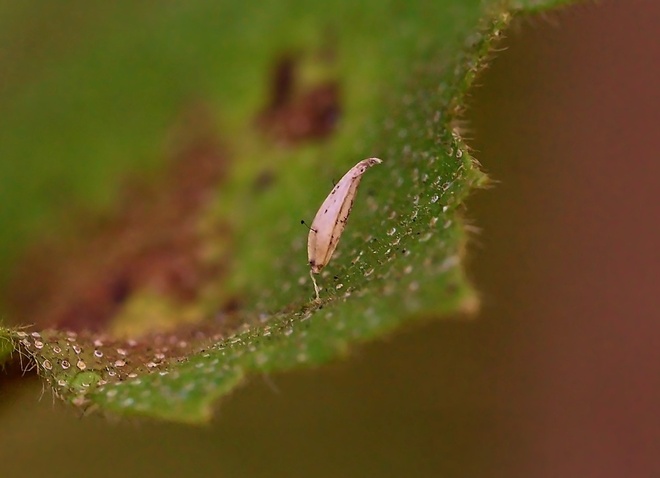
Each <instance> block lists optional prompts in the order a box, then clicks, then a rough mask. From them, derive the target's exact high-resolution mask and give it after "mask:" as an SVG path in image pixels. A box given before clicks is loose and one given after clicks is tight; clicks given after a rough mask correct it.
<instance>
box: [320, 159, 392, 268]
mask: <svg viewBox="0 0 660 478" xmlns="http://www.w3.org/2000/svg"><path fill="white" fill-rule="evenodd" d="M381 162H382V161H381V160H380V159H378V158H368V159H364V160H362V161H360V162H359V163H357V164H356V165H355V166H353V167H352V168H351V169H350V170H349V171H348V172H347V173H346V174H345V175H344V176H343V177H342V178H341V179H340V180H339V182H338V183H337V184H336V185H335V187H334V188H333V189H332V191H331V192H330V194H329V195H328V197H327V198H325V201H323V204H321V207H320V208H319V210H318V212H317V213H316V216H315V217H314V221H313V222H312V226H311V228H310V231H309V236H308V238H307V254H308V257H309V264H310V266H311V268H312V272H314V273H318V272H320V271H321V269H322V268H323V267H324V266H325V265H326V264H327V263H328V261H330V258H331V257H332V254H333V252H334V251H335V249H336V248H337V244H338V243H339V238H340V237H341V234H342V232H343V231H344V228H345V227H346V221H347V220H348V216H349V214H350V213H351V208H352V207H353V201H354V200H355V195H356V193H357V188H358V186H359V184H360V181H361V180H362V175H363V174H364V173H365V171H366V170H367V169H368V168H369V167H371V166H373V165H374V164H379V163H381Z"/></svg>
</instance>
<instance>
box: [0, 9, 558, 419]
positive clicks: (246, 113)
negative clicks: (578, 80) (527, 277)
mask: <svg viewBox="0 0 660 478" xmlns="http://www.w3.org/2000/svg"><path fill="white" fill-rule="evenodd" d="M557 3H560V2H550V1H549V2H538V1H536V2H529V6H530V8H531V7H533V8H538V7H539V5H545V6H548V5H551V4H557ZM16 8H17V9H20V7H16ZM512 13H513V10H512V9H510V8H504V7H502V4H501V2H491V4H490V5H488V4H486V3H484V2H481V1H474V2H464V1H453V2H449V1H445V2H432V3H430V4H429V3H428V2H418V3H415V2H410V3H403V4H399V3H396V2H375V1H373V2H340V1H337V2H334V3H329V2H324V3H323V4H320V5H319V6H312V5H310V4H309V3H308V2H298V1H293V0H292V1H289V2H274V1H273V2H266V3H262V4H260V6H259V7H258V8H257V7H254V6H250V5H249V4H245V3H241V4H236V3H230V2H221V3H218V2H208V3H206V2H189V3H187V4H186V6H170V7H168V9H165V10H162V11H159V12H155V11H150V10H145V11H143V10H141V9H140V8H139V7H134V6H124V7H121V8H120V7H113V8H110V11H109V12H107V14H106V15H105V16H103V18H102V20H98V25H99V26H98V28H97V29H93V30H91V31H87V37H86V39H87V40H88V41H87V42H85V43H84V45H79V44H77V45H75V47H74V48H73V53H66V52H65V53H62V50H55V51H54V52H47V53H49V54H48V55H45V57H47V58H49V59H50V58H53V56H52V55H51V54H50V53H53V55H55V59H56V62H55V64H54V65H52V68H53V69H52V71H50V70H46V69H45V68H46V67H45V66H43V65H42V66H41V67H42V68H44V69H43V70H40V72H41V73H45V72H46V71H48V75H44V78H43V79H41V80H39V81H35V82H34V83H30V82H27V83H26V84H23V83H21V81H19V80H20V79H21V78H22V76H21V75H22V74H26V73H25V71H23V70H21V69H20V68H17V73H16V74H15V75H16V81H15V82H14V83H13V84H11V87H13V88H14V89H15V91H14V90H12V88H11V87H7V88H5V90H4V91H3V92H2V99H3V101H4V102H5V103H7V105H8V106H7V109H8V111H10V112H12V113H13V114H10V115H5V118H6V117H8V116H9V117H11V122H10V123H7V124H6V125H2V126H3V128H2V129H1V130H2V131H6V134H5V135H4V136H3V137H0V139H2V140H3V141H0V156H2V157H9V158H12V161H8V162H3V163H2V165H0V168H2V170H0V173H1V174H0V177H2V180H3V184H4V183H5V182H6V184H7V188H6V189H2V188H0V194H2V195H4V196H5V197H4V198H3V197H0V199H3V201H2V202H6V201H9V203H10V204H12V205H18V204H20V205H21V207H20V208H18V207H16V208H15V209H10V210H9V212H7V211H5V213H4V216H3V217H0V219H1V220H0V223H7V224H10V223H14V224H16V227H15V229H13V230H11V231H10V232H7V229H6V228H0V230H4V231H5V233H4V235H2V236H0V245H1V248H0V264H1V263H6V264H8V263H10V261H11V258H12V257H13V256H14V255H15V254H16V251H17V250H19V246H20V244H21V243H22V242H23V240H24V238H26V237H30V236H31V235H34V234H35V231H39V230H43V228H44V227H50V226H53V225H54V224H53V222H52V220H51V219H48V217H61V216H58V211H60V212H59V214H61V211H66V210H67V209H66V203H68V202H73V203H81V202H84V203H85V204H87V205H88V207H89V208H90V209H92V210H106V211H107V210H108V209H109V208H110V205H111V204H113V201H115V200H116V197H115V195H114V194H113V191H115V190H116V189H117V188H118V184H120V178H121V174H122V173H123V172H125V171H127V170H130V169H136V170H140V171H155V170H157V168H158V164H159V161H158V157H159V155H158V154H156V153H155V151H158V150H159V148H161V147H162V146H159V141H162V139H161V138H162V137H163V136H164V135H165V132H166V126H165V125H167V124H168V122H170V121H171V118H172V117H173V116H175V114H176V113H175V112H176V110H177V108H179V107H180V106H181V105H182V104H184V103H185V102H186V101H187V98H189V97H190V96H191V95H194V96H195V97H199V98H202V100H203V102H204V103H205V104H207V105H211V107H210V108H211V109H212V110H213V111H214V114H213V116H214V117H215V119H214V120H212V121H211V122H212V123H220V124H222V128H221V129H220V136H221V138H223V139H222V141H224V142H226V143H228V144H229V147H228V149H229V150H231V151H232V153H231V154H232V156H233V157H232V158H231V166H230V173H228V176H229V179H227V180H226V181H225V182H224V183H223V184H221V185H220V186H218V187H217V188H215V189H214V190H213V194H212V196H211V198H210V199H209V200H208V202H207V203H206V205H205V207H203V208H201V209H200V210H199V211H198V212H197V213H196V214H197V216H196V224H197V225H198V229H199V230H200V231H202V232H200V234H199V236H200V237H199V241H200V243H201V245H198V247H199V250H202V251H207V252H208V254H207V256H208V257H209V258H208V259H206V260H208V261H211V262H212V261H213V260H215V259H214V258H217V257H218V256H222V257H224V258H225V259H227V258H230V259H231V261H230V262H231V267H230V273H229V274H227V275H222V276H221V277H217V278H213V279H208V280H207V281H206V282H205V283H204V284H203V286H204V288H205V290H206V291H207V292H206V293H205V294H202V295H199V296H198V297H197V299H196V300H195V301H194V302H193V303H192V304H187V305H186V306H185V307H183V306H180V304H178V303H177V302H176V301H175V300H174V299H173V298H172V297H170V296H168V294H164V295H158V294H156V295H153V294H151V295H149V294H148V293H146V292H144V291H142V292H138V293H136V296H135V297H132V298H131V299H130V301H129V305H128V306H126V307H124V308H123V309H122V311H120V313H118V314H117V315H118V318H116V319H115V321H114V323H115V324H118V323H119V324H121V323H123V324H126V323H131V324H133V323H135V322H138V323H139V322H140V321H142V320H146V319H145V317H148V316H149V317H151V316H158V317H162V316H173V317H174V318H175V322H176V320H177V317H178V316H183V315H186V314H187V315H191V316H193V317H195V321H194V322H195V323H196V324H197V325H195V326H190V325H188V326H185V327H183V326H182V327H179V328H174V329H171V330H166V331H161V332H158V333H150V334H146V335H136V336H135V338H134V339H132V340H126V339H121V338H117V334H114V335H113V334H109V333H105V334H92V333H74V332H65V331H58V330H44V331H41V332H27V331H24V330H14V329H0V346H1V344H3V343H6V340H10V341H11V342H13V344H14V346H15V347H17V348H20V350H21V352H22V353H23V354H24V355H27V356H29V357H31V358H32V360H33V361H34V364H35V365H36V367H37V369H38V371H39V372H40V374H41V375H42V376H43V377H44V379H45V380H46V381H47V382H48V383H49V384H50V385H51V386H52V387H53V388H54V390H55V392H56V393H57V394H58V395H59V396H61V397H62V398H64V399H65V400H67V401H70V402H72V403H74V404H75V405H78V406H81V407H85V408H92V409H101V410H104V411H108V412H113V413H116V414H120V415H142V416H150V417H155V418H160V419H167V420H174V421H183V422H201V421H204V420H207V419H208V418H209V417H210V415H211V413H212V409H213V403H214V402H215V400H216V399H217V398H218V397H221V396H223V395H226V394H227V393H228V392H229V391H231V390H232V389H233V388H235V387H236V386H237V385H238V384H240V383H241V382H242V381H243V380H244V379H245V378H246V377H247V376H249V375H254V374H259V373H273V372H278V371H284V370H289V369H291V368H294V367H299V366H310V365H317V364H321V363H325V362H327V361H329V360H332V359H334V358H336V357H338V356H341V355H344V354H346V353H347V352H348V351H349V349H350V347H351V346H352V345H353V344H355V343H359V342H363V341H367V340H372V339H374V338H377V337H382V336H383V335H385V334H388V333H390V332H392V331H394V330H396V329H397V328H399V327H401V326H402V325H404V324H408V323H412V322H414V321H418V320H420V319H431V318H437V317H442V316H447V315H450V314H456V313H457V312H461V311H473V310H475V308H476V307H477V306H478V300H477V298H476V296H475V293H474V291H473V290H472V288H471V287H470V285H469V283H468V282H467V280H466V278H465V274H464V271H463V268H462V258H463V256H464V253H465V243H466V236H467V234H466V231H465V227H464V226H463V223H462V221H461V212H462V205H463V202H464V200H465V198H466V197H467V195H468V194H469V193H470V191H471V190H472V189H474V188H475V187H479V186H482V185H484V184H485V182H486V178H485V176H484V174H483V173H482V172H480V170H479V168H478V164H477V163H476V161H475V160H474V159H473V157H472V156H471V155H470V153H469V150H468V148H467V146H466V144H465V142H464V140H463V138H462V136H461V130H460V128H459V126H458V125H459V123H458V121H459V120H460V117H461V112H462V109H463V107H464V97H465V94H466V92H467V90H468V88H469V87H470V85H471V84H472V82H473V81H474V78H475V76H476V75H477V74H478V73H479V71H480V70H481V69H482V68H483V67H484V66H485V64H486V61H487V59H488V57H489V55H490V54H491V52H492V50H493V47H494V46H495V45H496V42H497V40H498V38H499V37H500V35H501V32H502V30H503V29H504V28H505V27H506V26H507V24H508V22H509V20H510V18H511V14H512ZM145 22H146V23H145ZM117 25H121V29H120V31H117V30H116V27H117ZM0 26H1V25H0ZM62 41H63V42H64V43H66V42H67V41H68V40H67V39H66V38H65V39H62ZM71 41H73V40H71ZM45 48H46V50H47V47H45ZM65 51H66V50H65ZM291 52H294V53H291ZM288 54H292V55H294V56H296V57H297V58H298V60H297V61H298V68H299V70H300V71H301V73H300V76H301V77H302V80H301V82H302V83H303V87H309V88H311V87H313V86H314V85H319V84H326V83H327V82H331V83H332V84H337V85H339V89H340V91H341V96H340V98H341V100H340V104H341V121H340V124H339V127H338V129H337V130H336V131H334V130H333V132H332V133H331V134H330V135H329V136H327V135H326V137H325V138H326V139H325V140H324V141H321V142H313V143H300V142H296V141H292V140H291V138H290V137H287V138H285V139H286V140H287V141H285V142H286V143H287V145H285V146H281V145H278V144H274V143H273V141H272V138H271V139H270V140H269V139H268V138H266V139H264V135H263V134H262V132H259V131H258V130H257V129H255V127H254V118H255V116H256V114H257V113H258V112H259V111H260V110H262V111H263V106H264V104H265V103H266V102H267V99H266V96H267V95H266V94H265V93H264V90H266V89H267V85H266V81H265V80H266V78H267V72H268V69H269V67H270V66H271V65H272V63H273V62H274V60H275V59H277V58H282V55H288ZM58 55H59V56H58ZM49 61H53V60H49ZM44 63H47V61H46V60H44ZM20 64H21V63H20V61H18V60H17V65H19V66H20ZM81 77H84V79H85V82H84V85H83V87H82V88H81V89H76V88H71V80H72V79H80V78H81ZM324 82H326V83H324ZM10 93H11V94H10ZM37 105H38V106H39V110H40V116H39V117H38V118H35V115H34V111H35V109H36V108H37ZM135 105H139V106H137V107H136V106H135ZM220 116H221V117H222V120H219V119H218V117H220ZM20 131H29V132H30V136H31V137H38V138H39V142H38V143H37V144H35V143H34V142H33V141H26V137H25V135H23V136H21V135H20V134H17V132H20ZM4 140H6V141H4ZM160 144H161V145H162V143H160ZM90 155H91V156H93V157H94V161H84V160H83V158H87V157H89V156H90ZM369 156H378V157H380V158H382V159H383V164H381V165H379V166H378V167H374V168H372V169H370V170H369V171H368V172H367V173H366V174H365V176H364V178H363V180H362V185H361V188H360V191H359V192H358V197H357V200H356V202H355V206H354V209H353V212H352V215H351V218H350V221H349V224H348V226H347V228H346V231H345V232H344V235H343V236H342V239H341V243H340V245H339V247H338V249H337V251H336V253H335V256H334V257H333V259H332V261H331V262H330V263H329V264H328V265H327V267H326V268H325V269H324V273H322V274H321V275H320V277H319V279H318V281H319V285H320V286H321V287H322V292H321V301H314V300H313V289H312V287H311V283H310V279H309V275H308V265H307V262H306V250H305V239H306V233H307V231H306V230H305V229H303V228H302V227H301V226H300V224H299V221H300V218H307V219H311V218H312V217H313V216H314V214H315V213H316V209H317V207H318V205H319V204H321V202H322V201H323V199H324V197H325V195H326V194H327V193H328V192H329V190H330V189H331V187H332V186H331V180H332V179H333V178H339V177H340V176H341V175H342V174H343V173H344V172H345V171H346V170H348V169H349V168H350V167H351V166H353V164H355V163H356V162H357V161H358V160H360V159H363V158H366V157H369ZM21 157H27V158H29V161H30V162H31V166H32V169H31V174H32V176H30V177H29V178H28V177H27V176H26V174H27V173H26V171H25V169H24V168H23V167H20V168H19V167H18V166H17V164H18V159H17V158H21ZM44 158H48V161H55V162H56V163H60V164H61V166H62V167H64V169H65V170H66V171H65V172H64V173H63V172H62V169H59V168H58V169H57V171H53V169H52V168H50V167H48V165H49V164H51V163H50V162H48V163H46V162H45V159H44ZM161 167H162V165H161ZM264 172H266V173H268V174H269V175H271V176H272V177H273V178H274V179H273V184H272V185H271V186H270V187H268V188H266V189H264V190H255V181H257V179H258V178H259V177H261V176H262V175H263V174H264ZM61 174H64V176H63V177H58V175H61ZM35 177H36V178H37V179H35ZM28 179H29V180H28ZM22 183H23V184H22ZM17 184H21V186H16V185H17ZM25 184H27V186H26V185H25ZM44 184H45V185H50V186H51V187H52V185H54V184H56V185H57V186H58V187H64V188H65V190H66V191H67V192H66V193H65V194H64V195H63V196H62V199H61V202H62V204H61V205H60V206H57V205H55V206H53V205H52V201H50V199H49V198H44V197H40V195H39V194H38V192H39V191H41V190H42V189H43V187H44ZM257 189H258V188H257ZM53 213H55V215H54V216H53ZM219 224H222V225H223V227H226V228H228V229H229V230H230V231H231V240H228V241H225V239H222V238H218V236H216V235H214V234H212V233H210V232H208V231H211V230H214V228H216V227H217V226H218V225H219ZM40 228H41V229H40ZM223 241H224V242H223ZM209 251H210V252H209ZM227 260H229V259H227ZM74 273H75V270H74ZM7 280H8V279H7V278H5V279H4V281H5V282H6V281H7ZM234 296H235V297H239V298H240V301H239V302H240V304H241V305H240V307H238V309H237V310H231V311H224V312H223V308H222V304H223V303H225V302H226V299H227V298H229V297H234ZM122 315H123V318H122ZM27 319H28V320H29V318H27ZM122 330H124V331H125V330H126V329H125V328H124V329H122ZM5 349H6V347H5ZM2 350H4V349H2V348H0V358H1V357H2ZM5 355H6V352H5Z"/></svg>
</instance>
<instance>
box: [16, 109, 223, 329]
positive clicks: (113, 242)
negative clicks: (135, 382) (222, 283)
mask: <svg viewBox="0 0 660 478" xmlns="http://www.w3.org/2000/svg"><path fill="white" fill-rule="evenodd" d="M168 157H169V158H168V161H169V164H168V166H167V168H166V170H165V171H164V172H162V173H159V175H158V177H156V178H155V179H154V178H150V179H149V180H147V178H144V177H143V178H141V179H139V180H138V179H135V178H133V179H132V180H131V181H130V182H128V181H127V182H126V184H125V187H124V190H123V192H122V193H121V197H120V200H119V201H118V205H117V207H116V210H115V212H114V213H112V214H107V215H106V217H99V216H98V215H91V214H89V213H79V212H78V213H76V214H74V215H73V216H74V217H72V218H71V220H70V222H71V223H73V224H75V226H74V227H71V228H64V229H65V230H66V229H71V231H72V232H71V233H69V234H68V235H67V237H62V236H58V237H51V238H44V239H43V240H41V241H39V242H38V243H35V244H33V245H31V246H30V247H29V248H28V252H27V254H26V257H25V258H24V259H23V260H22V261H21V262H19V264H18V266H17V267H16V270H15V273H14V274H13V276H12V281H11V283H10V285H9V287H8V288H7V293H6V295H7V297H6V298H5V300H4V302H5V303H7V304H8V305H9V307H10V314H11V315H12V316H15V317H19V318H21V320H23V321H24V322H29V323H31V324H35V325H37V326H38V327H39V328H46V327H60V328H66V329H71V330H90V331H97V330H101V329H104V328H106V326H107V323H108V321H109V320H111V319H112V318H113V316H114V315H115V314H116V313H117V312H118V311H119V310H120V308H121V307H122V305H123V304H124V303H125V302H126V301H128V300H129V299H130V298H131V297H132V296H133V294H136V293H139V292H143V291H149V292H152V293H155V294H158V295H162V296H165V297H167V298H168V300H170V301H174V302H175V303H181V304H186V303H190V302H193V301H195V300H196V299H198V296H199V292H200V290H201V289H202V287H203V286H204V285H205V284H208V283H209V282H211V281H214V282H217V281H218V280H219V279H220V278H221V277H222V275H223V274H225V273H226V271H227V268H228V265H229V259H228V254H227V253H224V254H219V257H217V256H218V254H215V255H214V256H213V257H212V258H209V257H208V254H205V249H204V245H205V244H207V243H208V241H217V243H219V244H222V243H224V244H228V243H229V242H230V239H231V237H230V232H231V231H230V229H229V226H228V225H227V224H225V223H220V222H217V223H215V224H213V227H212V228H210V229H211V230H210V231H208V230H206V231H205V237H202V236H201V234H200V227H199V218H200V214H201V213H203V211H204V210H205V208H206V206H207V204H208V202H209V199H210V198H211V197H212V195H213V191H214V189H215V188H217V187H218V186H219V185H220V184H221V183H222V181H223V179H224V178H225V176H226V170H227V156H226V153H225V151H224V150H223V149H222V147H221V145H220V143H219V141H218V139H217V136H216V133H215V130H214V122H213V121H212V117H211V116H210V114H209V112H208V111H207V110H206V109H205V108H204V107H200V106H195V107H193V108H190V109H189V110H188V111H186V112H185V114H184V115H183V116H182V118H180V120H179V121H178V123H177V125H176V127H175V128H174V130H173V132H172V135H171V145H170V152H169V153H168ZM207 229H208V228H207ZM225 249H228V248H227V247H225Z"/></svg>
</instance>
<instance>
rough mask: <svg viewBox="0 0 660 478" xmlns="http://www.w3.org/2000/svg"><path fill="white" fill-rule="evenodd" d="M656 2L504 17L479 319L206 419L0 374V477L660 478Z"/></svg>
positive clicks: (482, 148)
mask: <svg viewBox="0 0 660 478" xmlns="http://www.w3.org/2000/svg"><path fill="white" fill-rule="evenodd" d="M659 14H660V8H659V6H658V4H657V3H656V2H652V1H647V2H642V1H633V2H626V3H625V4H624V2H618V3H617V2H613V1H612V2H603V3H602V4H601V5H583V6H580V7H572V8H568V9H565V10H563V11H561V12H558V13H555V14H551V15H547V16H546V17H544V18H538V17H535V18H523V19H519V20H518V21H517V22H516V23H515V25H514V26H513V28H512V29H511V30H510V31H509V33H508V36H509V38H508V39H507V40H506V41H505V42H504V45H503V46H504V47H505V49H504V50H503V51H502V52H500V53H499V55H498V56H497V57H496V59H495V61H494V63H493V65H492V67H491V68H490V70H488V71H487V72H486V73H485V74H483V75H482V77H481V81H480V83H481V84H482V86H481V87H480V88H478V89H475V90H474V91H473V93H472V98H471V101H470V103H471V109H470V112H469V118H468V119H469V123H468V126H469V131H470V135H469V136H470V137H471V141H470V143H471V144H472V146H473V148H474V149H475V155H476V156H477V158H478V159H479V160H480V161H481V162H482V164H483V166H484V168H485V170H486V171H488V172H489V173H490V174H491V176H492V177H493V178H494V179H495V180H497V181H499V182H498V183H497V184H496V185H495V186H494V187H493V188H492V189H490V190H486V191H480V192H479V193H477V194H475V196H474V197H473V199H472V200H471V201H470V205H469V206H470V207H469V210H468V216H469V217H470V218H471V219H472V222H473V224H474V225H476V226H478V227H480V228H481V229H482V232H481V233H480V234H477V235H475V237H474V240H473V243H472V253H471V256H470V259H469V264H468V266H469V269H470V271H471V276H472V277H473V279H474V281H475V283H476V284H477V287H478V288H479V289H480V291H481V295H482V302H483V309H482V312H481V314H480V315H479V316H478V317H476V318H475V319H473V320H469V321H468V320H465V319H457V320H455V321H445V322H437V323H431V324H428V325H426V326H423V327H416V328H413V329H412V330H408V331H405V332H402V333H400V334H398V335H396V336H394V337H391V338H389V339H388V340H386V341H383V342H380V343H375V344H371V345H368V346H364V347H361V348H359V349H358V350H356V351H355V352H354V353H353V355H352V356H351V358H350V359H349V360H346V361H343V362H339V363H335V364H333V365H329V366H326V367H324V368H322V369H320V370H306V371H300V372H295V373H288V374H286V375H281V376H280V375H277V376H271V377H263V378H262V379H253V380H252V381H251V383H250V384H248V385H247V386H246V387H245V388H243V389H241V390H239V391H237V392H236V393H235V394H233V395H232V396H231V397H229V398H228V399H226V400H225V401H224V402H223V403H221V404H220V406H219V410H218V413H217V417H216V419H215V420H214V422H213V423H212V424H211V425H209V426H208V427H203V428H189V427H185V426H178V425H168V424H153V423H145V422H117V423H115V422H112V421H108V420H107V419H104V418H100V417H97V416H92V417H86V418H83V419H80V418H79V417H77V416H76V415H75V413H74V412H73V411H72V410H70V409H67V408H66V407H63V406H62V405H61V404H59V403H53V402H52V400H51V397H50V395H49V393H48V392H46V393H45V394H44V395H43V396H42V397H41V399H40V398H39V397H40V388H41V385H39V384H37V383H36V381H32V382H30V383H29V384H26V385H25V386H22V387H11V388H9V387H7V388H3V389H0V394H3V395H5V396H4V397H2V400H1V401H0V417H1V419H2V423H3V433H2V438H0V467H1V468H0V472H1V474H2V476H46V475H47V476H50V477H59V476H62V477H64V476H71V475H72V474H74V473H75V474H78V475H80V476H87V475H93V476H95V477H97V478H100V477H105V476H108V477H109V476H125V477H140V476H152V475H157V476H164V477H165V476H166V477H170V476H172V477H173V476H255V477H260V476H318V477H336V476H443V477H472V476H484V477H512V476H516V477H529V476H534V477H538V476H548V477H556V476H606V477H609V476H611V477H621V476H640V477H644V476H648V477H651V476H660V462H659V460H658V459H657V450H658V444H659V443H660V435H659V433H660V432H659V430H660V427H658V426H657V415H658V404H659V403H660V373H658V372H659V364H660V352H659V350H660V349H659V348H658V347H657V337H658V332H660V323H659V322H658V313H657V310H658V299H657V295H658V294H657V283H658V279H659V278H660V277H659V276H658V270H657V269H658V267H657V266H658V263H659V262H658V259H660V257H659V249H658V247H657V244H659V243H660V237H659V236H660V233H659V230H658V228H659V226H658V221H657V217H658V213H659V212H660V211H659V210H658V204H660V201H658V181H657V178H658V177H660V165H659V163H658V162H657V157H658V151H659V148H658V146H659V139H658V135H657V131H656V130H657V125H658V113H657V111H658V108H657V106H658V105H659V104H660V102H659V101H658V100H659V93H658V88H657V85H658V84H660V75H659V73H660V72H659V67H658V66H657V62H653V61H651V59H652V58H658V57H660V51H658V50H660V47H659V45H660V42H659V41H658V39H659V36H660V34H659V33H658V30H657V22H656V21H654V19H656V18H658V15H659ZM0 161H1V159H0ZM7 395H9V396H7Z"/></svg>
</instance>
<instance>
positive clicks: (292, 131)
mask: <svg viewBox="0 0 660 478" xmlns="http://www.w3.org/2000/svg"><path fill="white" fill-rule="evenodd" d="M298 76H299V75H298V61H297V59H296V58H295V57H294V56H293V55H284V56H282V57H281V58H280V59H279V60H278V61H277V62H276V64H275V66H274V68H273V71H272V73H271V79H270V99H269V101H268V105H267V106H266V108H265V109H264V110H263V111H262V112H261V113H259V115H258V117H257V125H258V127H259V129H261V130H262V131H263V132H264V133H265V134H266V136H268V137H269V138H271V139H272V140H274V141H276V142H278V143H281V144H284V145H290V144H295V143H299V142H302V141H306V140H320V139H323V138H326V137H328V136H329V135H330V134H332V133H333V132H334V130H335V128H336V125H337V122H338V120H339V117H340V114H341V104H340V88H339V83H338V82H337V81H336V80H326V81H321V82H319V83H317V84H315V85H305V86H303V85H300V84H299V83H300V82H299V78H298Z"/></svg>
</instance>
